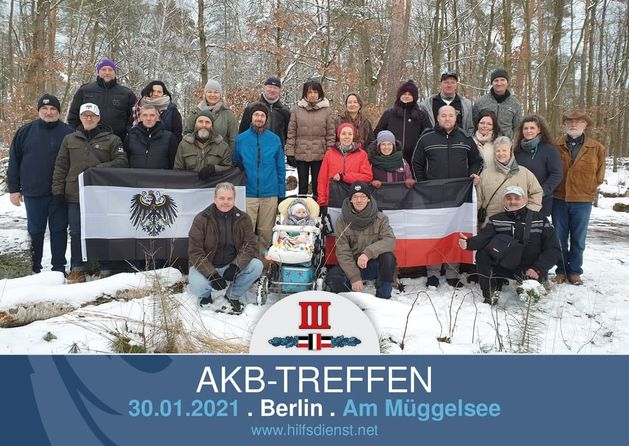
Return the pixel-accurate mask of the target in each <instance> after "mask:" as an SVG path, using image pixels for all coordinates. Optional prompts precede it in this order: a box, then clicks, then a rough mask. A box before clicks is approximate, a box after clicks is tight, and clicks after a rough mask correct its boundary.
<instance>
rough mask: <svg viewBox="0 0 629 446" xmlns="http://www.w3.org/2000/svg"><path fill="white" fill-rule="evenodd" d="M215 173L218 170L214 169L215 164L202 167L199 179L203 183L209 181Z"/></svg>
mask: <svg viewBox="0 0 629 446" xmlns="http://www.w3.org/2000/svg"><path fill="white" fill-rule="evenodd" d="M215 171H216V168H215V167H214V165H213V164H210V165H209V166H205V167H202V168H201V170H199V179H200V180H203V181H205V180H209V179H210V177H211V176H212V175H214V172H215Z"/></svg>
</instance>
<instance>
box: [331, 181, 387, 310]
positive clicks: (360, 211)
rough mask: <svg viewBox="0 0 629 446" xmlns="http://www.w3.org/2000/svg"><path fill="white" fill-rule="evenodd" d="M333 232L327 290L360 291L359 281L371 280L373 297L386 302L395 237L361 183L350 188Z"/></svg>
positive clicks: (361, 283) (334, 291) (364, 185)
mask: <svg viewBox="0 0 629 446" xmlns="http://www.w3.org/2000/svg"><path fill="white" fill-rule="evenodd" d="M335 233H336V258H337V260H338V265H336V266H334V267H333V268H332V269H330V271H328V274H327V276H326V279H325V280H326V286H327V289H329V290H330V291H332V292H333V293H342V292H346V291H357V292H361V291H363V290H364V288H365V285H364V284H363V280H374V279H375V280H376V297H379V298H381V299H389V298H390V297H391V291H392V288H393V274H394V272H395V264H396V259H395V255H393V251H394V250H395V235H394V234H393V229H392V228H391V225H390V224H389V217H387V216H386V215H384V214H383V213H382V212H379V211H378V204H377V203H376V200H375V199H374V198H373V197H372V196H371V191H370V190H369V186H368V185H367V183H365V182H364V181H356V182H355V183H352V185H351V186H350V195H349V197H347V198H346V199H345V200H344V201H343V205H342V208H341V216H340V217H339V218H338V220H337V221H336V228H335Z"/></svg>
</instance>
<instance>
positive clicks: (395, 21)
mask: <svg viewBox="0 0 629 446" xmlns="http://www.w3.org/2000/svg"><path fill="white" fill-rule="evenodd" d="M392 7H393V9H392V13H391V32H390V34H389V47H390V48H391V51H390V52H389V60H388V64H387V70H386V79H387V80H386V87H385V92H384V93H385V98H386V102H387V103H389V102H392V101H391V99H392V98H394V97H395V93H396V91H397V88H398V85H399V83H400V79H401V78H400V76H402V75H403V73H404V71H405V70H404V61H405V60H406V46H407V45H406V40H407V36H405V35H404V29H407V28H405V11H406V1H405V0H393V5H392Z"/></svg>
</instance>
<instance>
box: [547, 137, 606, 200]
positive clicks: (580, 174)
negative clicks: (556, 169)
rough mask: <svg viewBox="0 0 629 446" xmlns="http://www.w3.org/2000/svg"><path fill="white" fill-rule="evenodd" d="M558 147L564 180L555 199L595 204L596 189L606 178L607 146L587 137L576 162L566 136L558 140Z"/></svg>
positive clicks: (556, 190) (557, 190) (556, 191)
mask: <svg viewBox="0 0 629 446" xmlns="http://www.w3.org/2000/svg"><path fill="white" fill-rule="evenodd" d="M557 147H559V153H560V155H561V164H562V166H563V180H562V181H561V183H560V184H559V186H557V189H555V194H554V197H555V198H558V199H559V200H564V201H569V202H588V203H591V202H593V201H594V198H595V197H596V189H597V188H598V186H600V185H601V184H602V183H603V179H604V178H605V146H603V144H601V143H600V142H598V141H595V140H594V139H592V138H590V137H589V136H587V135H586V136H585V141H583V145H582V146H581V149H580V150H579V154H578V155H577V157H576V158H575V160H574V162H572V157H571V155H570V149H569V148H568V145H567V144H566V137H565V135H564V136H563V137H561V138H559V139H558V140H557Z"/></svg>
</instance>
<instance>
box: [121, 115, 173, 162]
mask: <svg viewBox="0 0 629 446" xmlns="http://www.w3.org/2000/svg"><path fill="white" fill-rule="evenodd" d="M124 149H125V152H127V157H128V158H129V167H133V168H138V169H172V168H173V164H174V163H175V155H176V154H177V138H175V136H174V135H173V134H172V133H171V132H169V131H168V130H166V129H164V125H163V124H162V122H161V121H160V120H159V112H158V111H157V108H155V106H153V105H143V106H142V110H141V111H140V122H139V123H138V125H136V126H135V127H133V128H132V129H131V130H129V134H128V135H127V137H126V138H125V140H124Z"/></svg>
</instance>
